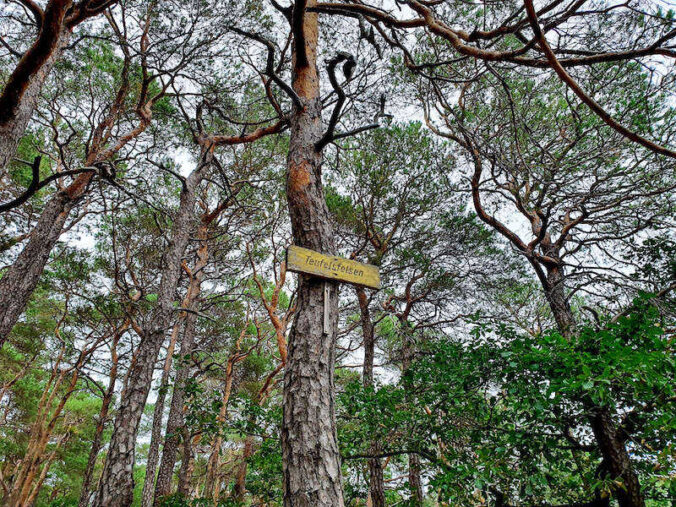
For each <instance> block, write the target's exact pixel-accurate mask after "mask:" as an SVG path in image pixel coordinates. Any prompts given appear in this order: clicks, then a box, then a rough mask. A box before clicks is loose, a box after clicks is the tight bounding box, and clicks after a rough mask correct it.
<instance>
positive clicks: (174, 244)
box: [94, 153, 208, 507]
mask: <svg viewBox="0 0 676 507" xmlns="http://www.w3.org/2000/svg"><path fill="white" fill-rule="evenodd" d="M203 155H205V156H204V157H203V160H202V161H201V163H200V165H199V166H198V167H197V168H196V169H195V170H194V171H193V172H192V173H191V174H190V175H189V176H188V178H186V184H185V186H184V187H183V190H182V191H181V203H180V206H179V209H178V212H177V214H176V217H175V219H174V223H173V228H172V238H171V242H170V244H169V246H168V248H167V251H166V252H165V255H164V258H163V264H164V265H163V270H162V276H161V280H160V288H159V291H158V297H157V304H156V306H155V309H154V311H153V315H152V316H151V318H150V325H149V327H148V329H147V331H146V332H145V334H144V336H143V338H142V339H141V342H140V344H139V346H138V349H137V351H136V355H135V359H136V360H135V361H134V362H133V363H132V366H131V369H130V371H129V373H128V375H127V382H126V385H125V389H124V392H123V395H122V398H121V400H120V407H119V409H118V413H117V417H116V418H115V425H114V428H113V434H112V437H111V441H110V446H109V451H108V456H107V459H106V463H105V466H104V469H103V475H102V477H101V484H100V486H99V490H98V493H97V496H96V500H95V502H94V504H95V505H97V506H102V507H103V506H106V507H112V506H120V507H122V506H127V505H131V503H132V499H133V493H134V475H133V470H134V457H135V448H136V437H137V434H138V429H139V424H140V422H141V416H142V415H143V408H144V407H145V403H146V399H147V398H148V392H149V391H150V386H151V383H152V378H153V371H154V370H155V361H156V360H157V356H158V354H159V352H160V349H161V347H162V343H163V342H164V337H165V334H166V333H165V331H166V328H167V326H168V324H169V323H171V322H173V321H174V317H175V312H174V307H173V303H174V301H175V300H176V288H177V286H178V282H179V279H180V272H181V260H182V258H183V255H184V253H185V249H186V246H187V244H188V239H189V235H190V231H191V230H192V228H191V227H190V221H191V219H192V218H193V217H194V207H195V191H196V189H197V186H198V185H199V183H200V182H201V181H202V177H203V173H204V171H205V169H206V167H207V166H208V162H207V160H208V159H207V156H206V155H208V153H203Z"/></svg>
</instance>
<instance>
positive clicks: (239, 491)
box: [233, 435, 253, 502]
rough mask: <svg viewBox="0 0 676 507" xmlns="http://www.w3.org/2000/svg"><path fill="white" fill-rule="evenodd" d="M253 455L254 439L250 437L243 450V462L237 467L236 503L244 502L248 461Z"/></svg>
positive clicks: (247, 438) (246, 439)
mask: <svg viewBox="0 0 676 507" xmlns="http://www.w3.org/2000/svg"><path fill="white" fill-rule="evenodd" d="M252 454H253V437H252V436H251V435H248V436H247V437H246V438H245V439H244V449H243V450H242V461H241V462H240V464H239V467H237V478H236V479H235V488H234V490H233V496H234V498H235V501H236V502H244V495H245V494H246V470H247V465H248V460H249V458H250V457H251V455H252Z"/></svg>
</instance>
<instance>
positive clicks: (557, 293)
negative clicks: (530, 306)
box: [544, 266, 575, 337]
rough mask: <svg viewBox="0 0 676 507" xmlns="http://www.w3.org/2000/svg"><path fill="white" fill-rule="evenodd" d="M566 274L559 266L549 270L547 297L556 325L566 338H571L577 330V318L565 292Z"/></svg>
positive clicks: (546, 288)
mask: <svg viewBox="0 0 676 507" xmlns="http://www.w3.org/2000/svg"><path fill="white" fill-rule="evenodd" d="M564 285H565V282H564V272H563V268H562V267H559V266H552V267H550V268H549V269H548V270H547V286H546V287H544V289H545V297H546V298H547V302H548V303H549V307H550V308H551V309H552V313H553V315H554V320H556V325H557V327H558V328H559V331H561V334H563V335H564V336H566V337H570V336H571V335H572V333H573V332H574V330H575V316H574V315H573V311H572V309H571V308H570V304H569V303H568V298H567V297H566V292H565V287H564Z"/></svg>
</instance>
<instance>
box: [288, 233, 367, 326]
mask: <svg viewBox="0 0 676 507" xmlns="http://www.w3.org/2000/svg"><path fill="white" fill-rule="evenodd" d="M286 269H287V270H289V271H294V272H296V273H304V274H306V275H312V276H316V277H319V278H324V279H326V280H334V281H336V282H342V283H351V284H352V285H359V286H362V287H368V288H371V289H380V273H379V272H378V268H377V267H376V266H372V265H371V264H364V263H362V262H357V261H353V260H350V259H343V258H342V257H335V256H333V255H324V254H322V253H319V252H315V251H314V250H308V249H307V248H301V247H299V246H294V245H292V246H290V247H289V248H288V249H287V250H286ZM328 299H329V286H328V284H326V283H325V284H324V334H329V322H330V319H329V314H328V311H329V305H328Z"/></svg>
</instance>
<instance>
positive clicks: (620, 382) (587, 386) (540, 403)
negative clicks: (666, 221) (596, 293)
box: [340, 296, 676, 505]
mask: <svg viewBox="0 0 676 507" xmlns="http://www.w3.org/2000/svg"><path fill="white" fill-rule="evenodd" d="M674 357H676V356H675V355H674V350H673V343H671V340H670V337H669V336H668V335H666V334H665V327H664V325H663V324H662V323H661V322H660V316H659V313H658V311H657V309H656V307H655V306H654V305H653V304H652V300H651V299H650V298H649V297H647V296H643V297H641V298H639V299H637V300H636V301H635V302H634V306H633V307H632V310H631V312H630V313H628V314H627V315H626V316H622V317H620V318H619V319H618V320H617V321H616V322H607V323H605V324H604V325H603V326H602V327H601V328H598V329H597V328H594V327H582V328H580V329H579V330H578V333H577V334H576V335H575V336H574V337H573V338H571V339H570V340H568V339H566V338H564V337H562V336H561V335H560V334H558V333H556V332H548V333H545V334H542V335H538V336H531V335H523V334H519V333H515V332H514V331H512V330H511V329H510V328H508V327H506V326H498V327H490V326H486V325H480V326H478V327H475V329H474V331H473V339H472V340H471V341H469V342H468V343H466V344H461V343H456V342H452V341H443V340H442V341H435V342H432V343H429V344H428V345H427V346H426V348H425V349H424V354H423V355H422V357H421V359H420V360H419V361H417V362H416V363H415V365H414V366H413V368H412V369H411V370H410V371H409V373H408V374H407V376H406V377H405V378H404V379H402V380H401V382H400V383H399V384H398V385H385V386H382V387H381V388H379V389H377V390H375V391H374V390H371V389H364V388H363V387H362V386H361V384H360V383H358V382H354V383H352V384H350V385H349V386H347V388H346V389H345V392H344V393H343V394H342V395H341V397H340V406H341V411H344V413H345V414H346V415H348V416H349V418H348V419H346V422H345V423H344V424H342V425H341V428H340V442H341V449H342V452H343V454H344V455H346V456H350V455H357V454H360V453H365V452H367V450H368V445H369V442H370V441H371V439H376V440H377V441H379V442H381V443H382V444H383V445H384V450H385V452H395V453H396V452H401V453H405V452H406V451H415V452H418V453H420V454H421V456H423V458H424V459H425V460H427V461H428V463H429V465H430V467H432V469H433V473H432V476H431V479H430V485H431V486H432V487H433V489H434V490H435V491H436V492H437V493H438V494H439V495H440V498H441V499H443V500H444V501H448V502H450V503H451V504H465V503H467V502H470V499H471V498H473V497H475V495H476V494H483V495H487V494H488V495H492V494H494V492H495V491H500V492H502V493H503V494H505V495H507V497H508V498H510V499H512V501H518V502H519V503H522V502H525V503H528V504H537V503H539V502H546V503H562V502H571V501H574V500H575V499H579V500H580V501H582V500H584V499H589V498H592V497H593V495H594V494H595V492H596V491H601V492H606V493H607V492H608V490H609V488H610V487H611V484H612V482H611V480H612V479H614V478H610V477H607V476H605V475H604V474H599V473H598V463H599V458H600V456H599V455H598V451H597V450H596V447H595V446H594V445H591V446H589V445H588V444H591V443H592V442H591V441H590V440H589V420H590V417H591V415H590V411H591V410H596V409H598V408H594V409H592V408H591V407H607V408H608V409H609V410H610V411H611V413H612V414H614V415H615V417H616V419H617V420H618V421H620V423H621V424H625V425H629V424H631V428H632V432H633V433H632V434H633V435H634V436H633V437H632V442H634V443H633V444H630V447H631V452H632V456H633V457H634V459H635V460H636V461H635V463H636V466H637V468H638V470H639V474H640V475H641V478H642V480H643V484H645V488H646V492H647V497H649V498H653V499H655V501H658V504H659V501H660V498H661V499H663V500H661V501H662V502H665V501H666V500H664V499H665V498H666V497H668V496H669V495H671V494H672V493H667V490H669V488H673V484H671V485H670V486H669V484H670V479H669V474H670V473H673V471H674V468H675V467H676V463H674V461H673V441H674V437H675V436H676V417H674V411H673V397H674V394H675V393H674V391H675V387H674V386H675V385H676V382H675V381H676V379H675V376H676V361H675V360H674ZM411 400H412V401H411ZM665 487H666V488H667V489H666V490H665ZM662 505H666V504H664V503H663V504H662Z"/></svg>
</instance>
